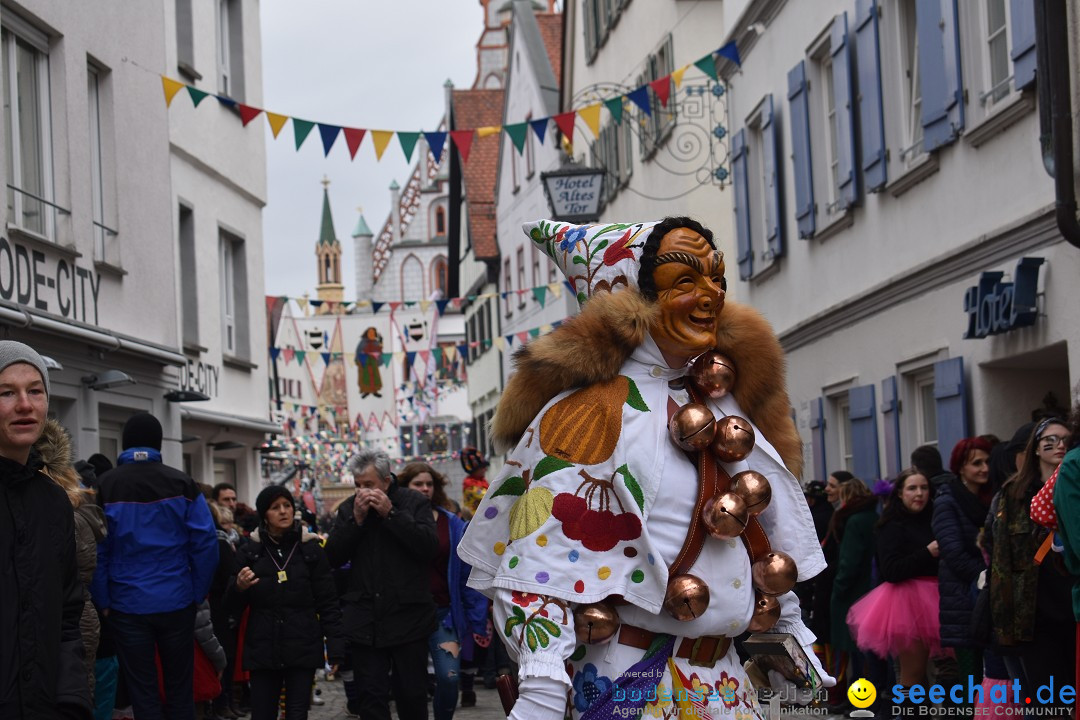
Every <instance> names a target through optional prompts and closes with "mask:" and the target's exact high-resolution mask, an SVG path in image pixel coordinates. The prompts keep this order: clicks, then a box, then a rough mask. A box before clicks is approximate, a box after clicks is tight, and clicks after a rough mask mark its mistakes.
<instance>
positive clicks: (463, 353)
mask: <svg viewBox="0 0 1080 720" xmlns="http://www.w3.org/2000/svg"><path fill="white" fill-rule="evenodd" d="M457 352H458V357H463V358H466V357H469V344H468V343H461V344H460V345H458V346H457Z"/></svg>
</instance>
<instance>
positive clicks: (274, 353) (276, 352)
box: [270, 348, 281, 362]
mask: <svg viewBox="0 0 1080 720" xmlns="http://www.w3.org/2000/svg"><path fill="white" fill-rule="evenodd" d="M280 354H281V348H270V362H277V359H278V355H280Z"/></svg>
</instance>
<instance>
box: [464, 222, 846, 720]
mask: <svg viewBox="0 0 1080 720" xmlns="http://www.w3.org/2000/svg"><path fill="white" fill-rule="evenodd" d="M524 230H525V232H526V234H527V235H528V236H529V237H530V239H531V240H532V241H533V242H534V243H536V244H537V245H538V246H540V247H541V248H542V249H543V250H544V252H546V253H547V254H548V256H549V257H551V258H552V260H554V261H555V262H556V264H557V265H559V267H560V268H561V269H562V270H563V271H564V273H566V275H567V277H568V279H569V280H570V282H571V283H572V284H573V286H574V288H575V291H576V292H577V295H578V299H579V301H580V302H581V303H582V304H583V308H582V311H581V313H580V314H579V315H577V316H576V317H573V318H570V319H569V320H567V321H566V322H565V323H563V324H562V325H561V326H560V327H559V328H558V329H556V330H555V331H554V332H552V333H550V334H549V335H547V336H545V337H542V338H538V339H537V340H535V341H533V342H531V343H529V344H528V345H526V346H525V347H524V348H522V349H521V350H519V351H518V353H517V354H516V356H515V364H516V373H515V374H514V375H513V376H512V377H511V378H510V381H509V382H508V384H507V387H506V390H505V391H504V393H503V397H502V398H501V400H500V403H499V406H498V409H497V411H496V414H495V419H494V422H493V427H492V436H493V441H494V443H495V445H496V448H497V449H499V450H500V451H505V450H507V449H509V450H510V452H509V455H508V459H507V462H506V464H505V465H504V467H503V470H502V472H501V473H500V475H499V477H498V478H496V479H494V480H493V482H492V483H491V488H490V490H489V491H488V493H487V495H486V497H485V499H484V501H483V503H482V504H481V505H480V507H479V509H478V511H477V513H476V516H475V518H474V519H473V521H472V523H470V525H469V528H468V531H467V532H466V535H465V538H464V540H463V541H462V543H461V546H460V551H459V552H460V555H461V556H462V558H463V559H464V560H465V561H466V562H468V563H470V564H471V565H472V566H473V571H472V575H471V577H470V580H469V584H470V585H471V586H472V587H475V588H476V589H478V590H481V591H482V592H485V593H486V594H488V595H489V596H490V597H492V598H493V600H494V612H495V619H496V627H497V634H498V635H499V636H500V637H501V638H502V640H503V642H505V643H506V645H507V646H508V648H509V649H510V651H511V653H512V654H514V655H515V656H516V657H517V659H518V663H519V665H520V668H521V669H520V673H519V677H520V681H521V684H520V697H519V698H518V700H517V703H516V705H515V706H514V710H513V713H512V714H511V717H512V718H531V719H534V718H541V719H543V718H552V719H554V718H561V717H562V716H563V711H564V709H565V707H566V706H567V702H569V706H570V707H571V708H572V710H573V714H574V717H582V718H588V719H590V720H592V719H593V718H608V717H614V716H615V715H616V714H618V715H623V716H625V715H626V714H627V713H628V712H629V711H633V712H637V711H638V710H641V711H644V713H645V714H646V715H650V714H651V715H656V716H664V717H667V716H669V715H670V714H671V713H672V712H678V713H684V712H693V713H700V712H703V711H711V712H715V713H717V714H718V715H719V716H721V717H732V718H736V717H738V718H744V717H747V718H748V717H752V716H760V715H761V712H760V709H759V706H758V704H757V697H756V692H755V690H754V686H753V684H752V683H751V681H750V679H749V678H748V677H747V672H746V671H745V670H744V669H743V667H742V665H741V664H740V663H739V661H738V658H737V655H736V653H735V649H734V647H733V643H732V642H731V638H734V637H735V636H737V635H739V634H741V633H742V632H744V631H745V630H747V628H748V626H749V625H750V624H751V621H752V620H754V622H755V626H757V627H763V626H764V625H763V623H765V625H767V624H768V622H772V623H774V624H773V626H772V629H771V632H785V633H790V634H791V635H793V636H794V638H795V640H796V642H797V643H798V644H799V645H801V646H802V647H803V648H804V650H805V652H806V653H807V655H808V656H809V658H810V662H811V663H812V664H813V665H814V666H815V668H816V672H817V674H818V675H819V677H820V679H821V681H822V682H823V683H824V684H826V685H829V684H832V683H834V682H835V681H834V680H833V679H832V678H830V677H829V676H828V675H827V674H825V673H824V671H823V670H822V669H821V668H820V665H819V664H818V663H817V660H816V658H815V657H814V655H813V652H812V651H811V645H812V643H813V641H814V636H813V634H812V633H811V632H810V631H809V630H807V628H806V627H805V626H804V625H803V623H802V620H801V618H800V614H799V604H798V600H797V599H796V598H795V595H794V593H793V592H790V591H784V592H774V595H778V597H776V598H775V600H771V601H763V602H764V604H765V605H766V606H767V607H766V608H765V609H764V610H763V611H762V612H764V613H765V614H766V615H769V616H770V617H769V620H768V621H764V620H763V619H762V618H761V617H758V616H757V615H755V606H756V602H757V601H758V600H760V599H761V597H762V596H761V595H760V594H758V595H757V596H756V595H755V583H757V582H758V581H759V580H760V578H759V577H757V574H756V573H755V576H754V577H753V578H752V576H751V563H752V559H751V553H756V554H755V555H754V556H753V557H755V558H757V559H761V558H763V557H765V555H766V554H768V556H769V557H771V558H776V557H778V556H781V555H782V556H784V558H786V559H787V560H790V561H793V563H792V564H791V565H787V566H786V567H787V572H788V574H789V575H790V577H789V578H788V579H789V580H790V581H791V583H794V579H795V575H796V574H797V577H798V580H806V579H809V578H810V577H813V576H814V575H816V574H817V573H818V572H820V571H821V570H822V569H823V568H824V566H825V563H824V559H823V557H822V554H821V548H820V546H819V544H818V541H817V536H816V534H815V530H814V524H813V520H812V518H811V517H810V512H809V509H808V507H807V505H806V502H805V500H804V499H803V496H802V489H801V487H800V485H799V483H798V480H797V477H798V475H799V473H800V472H801V470H802V459H801V442H800V439H799V435H798V432H797V431H796V429H795V425H794V423H793V421H792V418H791V408H790V404H789V402H788V398H787V392H786V390H785V386H784V357H783V353H782V351H781V349H780V346H779V343H778V342H777V340H776V338H775V336H774V334H773V332H772V330H771V328H770V327H769V325H768V324H767V323H766V322H765V320H764V319H763V318H762V317H761V316H760V315H759V314H758V313H757V312H755V311H754V310H752V309H750V308H749V307H746V306H741V305H737V304H734V303H726V302H725V299H724V296H725V290H726V281H725V280H724V277H723V274H724V264H723V254H722V253H720V252H719V251H718V250H716V248H715V245H714V243H713V240H712V234H711V232H709V231H708V230H707V229H705V228H704V227H702V226H701V225H700V224H699V223H697V222H696V221H694V220H691V219H689V218H666V219H665V220H663V221H661V222H659V223H656V222H653V223H636V224H609V225H604V226H601V225H591V226H573V225H569V224H566V223H560V222H554V221H538V222H534V223H529V224H527V225H525V226H524ZM714 348H715V349H717V350H718V351H719V352H720V353H722V354H723V355H724V356H726V362H728V363H730V365H733V366H734V368H735V372H736V373H737V375H736V379H735V382H734V386H733V388H732V390H731V392H728V393H726V394H723V393H721V394H720V395H719V396H717V395H716V394H714V395H712V396H710V397H712V398H714V399H710V397H704V396H703V395H702V393H701V391H700V390H699V389H697V388H698V386H697V385H692V383H690V382H688V380H689V378H688V373H689V372H690V370H691V365H692V363H693V361H694V360H695V358H697V357H698V356H701V355H703V354H705V353H706V352H708V351H710V350H711V349H714ZM691 400H695V401H696V402H698V403H704V404H706V405H707V408H708V411H711V412H712V416H713V418H715V419H716V425H717V426H720V425H722V424H723V425H724V426H725V427H727V428H729V429H731V428H735V429H737V430H738V432H739V433H745V432H746V430H747V426H749V428H750V429H751V430H752V432H753V435H754V437H756V442H755V443H754V444H753V446H752V448H751V449H749V450H747V452H748V454H744V455H743V456H742V459H738V460H735V459H732V458H731V457H728V458H727V459H728V460H730V462H725V461H723V460H722V459H721V460H714V459H710V458H712V457H714V456H711V455H708V453H710V452H711V451H710V450H709V448H708V447H707V443H705V444H702V445H699V447H703V449H702V450H701V452H693V453H690V452H687V451H684V450H683V449H680V447H679V446H677V445H676V444H675V442H674V441H673V438H672V436H671V435H670V434H669V430H668V426H669V413H674V412H676V409H677V408H680V407H682V406H686V405H687V404H688V402H690V401H691ZM740 418H743V419H745V420H746V421H748V422H745V421H743V420H742V419H740ZM672 424H673V425H675V426H679V427H680V428H681V427H682V426H680V425H679V421H678V420H677V419H676V420H675V421H673V423H672ZM712 427H713V425H712V419H711V418H710V420H709V425H708V428H707V429H708V431H709V432H710V433H711V432H713V431H712ZM710 437H711V435H710ZM680 440H681V441H682V442H684V443H688V442H690V440H688V439H687V438H686V436H684V435H680ZM699 461H700V462H699ZM695 464H697V465H699V467H695ZM710 465H711V467H713V468H714V469H713V470H709V469H708V468H709V466H710ZM746 470H754V471H755V472H757V473H760V475H761V476H764V478H765V479H767V480H768V483H769V486H770V487H771V501H769V503H768V506H767V507H766V509H765V510H764V511H762V512H761V513H760V514H759V515H756V517H749V516H748V515H747V514H746V513H745V511H743V512H742V514H741V515H739V517H740V518H741V520H740V521H745V522H746V526H747V527H748V528H749V527H753V528H754V533H755V535H754V538H753V539H750V538H749V535H747V536H746V538H745V543H746V547H744V543H743V542H740V540H739V534H738V533H737V532H736V533H735V534H734V535H726V536H725V535H724V533H723V532H720V531H719V529H717V528H716V526H714V525H710V526H707V524H706V523H705V522H703V521H702V517H703V513H702V509H703V508H706V509H707V508H709V507H710V505H709V504H708V503H705V502H704V501H705V498H706V497H713V492H712V491H711V490H709V489H710V488H711V489H714V490H715V495H716V497H717V498H719V497H720V495H721V493H722V492H723V490H724V489H725V488H726V487H727V485H726V484H721V482H722V481H721V480H720V479H718V478H723V481H724V482H725V483H728V482H730V481H729V480H727V478H728V477H735V476H737V474H738V473H740V472H743V471H746ZM743 477H745V476H743ZM710 482H711V483H716V484H715V485H710V484H708V483H710ZM730 487H731V489H732V490H733V491H740V492H741V490H739V484H738V483H735V484H732V485H731V486H730ZM724 502H727V501H726V500H725V501H724ZM713 506H715V504H714V505H713ZM744 507H745V506H744ZM707 512H708V511H707V510H706V514H707ZM733 512H734V514H736V515H738V512H737V511H733ZM748 517H749V519H747V518H748ZM710 528H712V529H710ZM706 530H708V533H706ZM713 530H716V533H715V535H720V536H723V537H724V539H718V538H717V537H716V536H714V534H713ZM702 538H704V539H702ZM766 538H767V539H766ZM762 542H764V545H762ZM770 543H771V546H770ZM748 548H750V549H749V550H748ZM762 548H764V550H763V549H762ZM796 567H797V570H796ZM674 571H678V572H674ZM673 576H677V577H675V581H677V582H676V583H673V584H672V585H670V586H669V579H671V577H673ZM686 578H691V579H690V580H688V581H687V580H686ZM702 581H703V582H702ZM678 582H683V584H682V585H678V587H681V588H682V589H683V590H685V589H686V588H687V587H692V588H693V597H694V598H695V599H694V600H693V602H688V603H686V604H685V608H682V609H681V610H680V608H681V607H682V606H680V605H679V602H678V600H679V599H680V598H682V597H683V596H682V595H679V596H678V598H676V596H675V595H674V593H675V589H672V588H676V585H677V584H678ZM785 582H786V581H785ZM687 583H689V584H687ZM703 585H704V586H705V590H703V589H702V586H703ZM785 586H786V585H785ZM770 587H771V588H772V590H774V591H775V590H776V589H777V588H778V587H779V586H778V585H773V586H770ZM676 589H677V588H676ZM702 595H704V603H701V600H702ZM612 609H614V615H615V616H616V617H614V618H613V619H614V622H615V623H617V624H618V625H617V629H616V630H614V635H611V633H610V632H609V633H606V634H608V635H609V636H610V638H611V641H610V642H608V643H606V644H600V643H596V642H594V643H592V644H590V643H588V642H583V640H586V639H592V640H594V641H595V640H597V639H598V638H596V637H591V638H590V637H589V632H590V630H589V626H588V625H587V620H588V619H589V617H591V618H592V619H593V621H594V624H593V625H592V627H593V629H596V630H597V631H598V632H599V629H600V628H601V627H602V625H603V624H604V622H610V621H611V620H612V617H611V615H610V614H605V613H610V611H611V610H612ZM687 609H691V610H692V611H691V612H688V611H687ZM594 612H599V613H600V614H599V615H596V614H592V615H589V613H594ZM575 615H579V616H580V618H579V620H580V622H579V623H578V624H577V633H575ZM677 617H681V619H677ZM597 618H600V620H597ZM601 639H602V638H601ZM567 661H569V662H570V664H571V667H572V672H570V673H568V672H567V671H566V669H565V663H566V662H567ZM769 680H770V681H771V682H772V685H773V687H774V688H776V687H777V686H779V685H781V684H782V683H783V678H781V677H780V676H779V675H776V674H770V675H769ZM567 693H569V699H568V698H567Z"/></svg>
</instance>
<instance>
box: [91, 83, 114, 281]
mask: <svg viewBox="0 0 1080 720" xmlns="http://www.w3.org/2000/svg"><path fill="white" fill-rule="evenodd" d="M110 77H111V74H110V73H109V71H108V70H106V69H104V68H102V67H100V66H98V65H96V64H94V63H90V64H88V65H87V68H86V79H87V83H86V85H87V93H86V100H87V111H88V115H89V123H90V146H89V150H90V200H91V206H92V207H91V216H92V223H93V226H92V227H93V233H92V235H93V238H94V260H96V261H98V262H106V263H111V264H113V265H118V264H119V263H120V255H119V250H118V249H117V248H115V247H114V243H115V238H116V236H117V231H116V219H115V217H114V216H113V213H114V208H115V205H114V199H113V192H114V188H115V176H114V174H113V172H114V164H113V157H112V142H111V140H112V115H111V113H110V112H109V109H110V108H109V105H108V92H107V86H108V81H109V79H110Z"/></svg>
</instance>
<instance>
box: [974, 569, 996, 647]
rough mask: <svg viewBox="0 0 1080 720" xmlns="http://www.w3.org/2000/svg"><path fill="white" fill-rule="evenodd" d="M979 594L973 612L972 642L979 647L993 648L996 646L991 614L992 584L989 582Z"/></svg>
mask: <svg viewBox="0 0 1080 720" xmlns="http://www.w3.org/2000/svg"><path fill="white" fill-rule="evenodd" d="M978 592H979V594H978V595H976V596H975V607H974V608H973V609H972V611H971V628H970V629H971V640H972V642H973V643H975V645H977V646H978V647H984V648H985V647H991V646H992V645H993V644H994V627H993V617H992V615H991V612H990V583H989V582H987V583H986V584H985V585H983V586H982V588H981V589H980V590H979V591H978Z"/></svg>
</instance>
